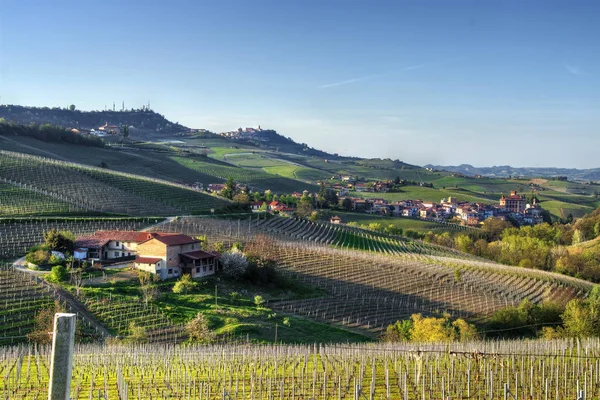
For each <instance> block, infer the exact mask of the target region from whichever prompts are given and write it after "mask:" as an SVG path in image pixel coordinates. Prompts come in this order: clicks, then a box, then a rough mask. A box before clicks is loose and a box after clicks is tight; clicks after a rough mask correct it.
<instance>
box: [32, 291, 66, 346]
mask: <svg viewBox="0 0 600 400" xmlns="http://www.w3.org/2000/svg"><path fill="white" fill-rule="evenodd" d="M60 312H65V309H64V307H63V306H61V304H60V303H59V302H58V301H55V302H54V304H53V305H52V306H50V307H47V308H43V309H41V310H39V311H38V312H37V313H36V314H35V317H34V319H33V330H32V331H31V333H29V334H28V335H27V338H28V339H29V341H30V342H33V343H38V344H50V343H52V335H51V332H52V331H53V330H54V314H56V313H60Z"/></svg>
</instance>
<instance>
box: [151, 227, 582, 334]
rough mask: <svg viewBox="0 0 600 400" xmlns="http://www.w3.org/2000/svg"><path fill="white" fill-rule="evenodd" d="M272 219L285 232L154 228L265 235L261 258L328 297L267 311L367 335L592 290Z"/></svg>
mask: <svg viewBox="0 0 600 400" xmlns="http://www.w3.org/2000/svg"><path fill="white" fill-rule="evenodd" d="M273 220H274V221H282V220H283V221H284V222H286V221H289V222H287V223H289V224H292V225H291V227H290V232H289V233H287V234H286V233H285V230H284V229H283V228H280V229H279V230H276V229H268V227H267V228H265V227H264V224H265V222H263V221H262V220H254V221H249V220H244V221H242V220H240V221H237V222H236V221H227V220H215V219H208V218H181V219H178V220H176V221H172V222H169V223H166V224H164V225H162V226H161V227H160V229H161V230H167V231H173V232H183V233H186V234H189V235H207V237H208V239H209V241H210V242H215V241H218V242H222V243H223V244H225V246H230V245H232V244H233V243H235V242H244V241H247V240H249V239H250V238H252V237H254V236H255V235H256V233H259V232H260V233H263V234H267V235H269V234H271V235H273V240H274V241H273V243H272V244H271V245H270V246H269V247H268V248H265V249H264V254H265V255H267V254H268V255H269V256H270V257H272V258H273V259H275V260H277V262H278V264H279V267H280V268H281V270H282V271H283V272H284V273H287V274H289V275H290V276H293V277H294V278H296V279H298V280H299V281H300V282H302V283H306V284H308V285H309V286H314V287H317V288H320V289H322V290H325V291H326V293H327V295H326V298H316V299H303V300H290V301H280V302H275V303H270V304H269V307H270V308H273V309H274V310H278V311H280V312H284V313H289V314H295V315H304V316H306V317H308V318H311V319H314V320H317V321H322V322H328V323H334V324H338V325H341V326H345V327H348V328H358V329H361V331H363V332H367V333H368V332H370V334H377V333H378V332H380V331H381V330H382V329H383V328H384V327H385V326H387V325H388V324H390V323H393V322H395V321H396V320H398V319H403V318H408V317H409V316H410V315H411V314H413V313H418V312H420V313H424V314H433V313H439V312H448V313H449V314H450V315H452V316H454V317H464V318H468V319H471V320H485V319H486V318H487V317H488V316H489V315H491V314H492V313H493V312H495V311H497V310H498V309H500V308H502V307H505V306H508V305H512V306H514V305H518V304H519V303H520V302H521V301H523V300H524V299H529V300H530V301H532V302H534V303H538V302H541V301H545V300H548V301H553V302H557V303H560V304H565V303H566V302H568V301H569V300H570V299H572V298H574V297H578V296H584V295H585V294H586V293H587V292H588V291H589V290H590V289H591V287H592V284H591V283H589V282H586V281H582V280H578V279H575V278H571V277H568V276H564V275H559V274H552V273H548V272H544V271H538V270H531V269H523V268H517V267H509V266H504V265H499V264H494V263H491V262H488V261H483V260H478V259H475V258H474V257H472V256H467V255H464V254H461V253H458V252H456V251H453V250H449V249H445V248H439V249H438V248H437V247H434V246H429V245H425V244H421V243H419V242H401V241H398V242H397V243H394V244H393V245H391V244H390V242H389V241H378V240H374V239H373V238H367V237H366V236H363V237H361V239H362V240H363V241H361V245H362V248H363V249H364V250H369V252H366V251H355V250H348V248H356V247H349V246H344V247H342V246H339V247H338V248H334V247H332V246H331V245H328V244H327V242H328V241H327V240H320V239H318V238H319V237H321V236H323V235H325V236H324V237H328V236H327V235H328V234H329V233H328V230H327V229H329V228H325V229H323V228H322V227H320V228H317V227H312V230H308V231H309V232H315V233H313V235H312V236H311V235H308V236H307V235H306V234H304V235H302V234H300V233H299V232H302V231H303V229H304V230H307V229H308V228H307V227H310V226H308V225H305V224H304V223H302V224H301V223H299V222H298V221H295V220H293V219H289V220H284V219H280V218H275V219H273ZM269 221H271V220H267V223H269ZM316 225H318V224H316ZM336 228H339V227H336ZM319 229H321V231H319ZM331 229H334V228H333V227H332V228H331ZM319 232H321V233H319ZM319 235H320V236H319ZM341 237H348V236H341ZM359 237H360V236H359ZM365 243H366V245H365ZM401 246H403V247H401ZM340 247H342V248H340Z"/></svg>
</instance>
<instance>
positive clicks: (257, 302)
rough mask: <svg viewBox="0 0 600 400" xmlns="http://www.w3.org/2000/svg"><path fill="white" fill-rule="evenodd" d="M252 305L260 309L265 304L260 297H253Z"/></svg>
mask: <svg viewBox="0 0 600 400" xmlns="http://www.w3.org/2000/svg"><path fill="white" fill-rule="evenodd" d="M254 304H255V305H256V307H262V306H263V304H265V299H264V298H263V297H262V296H261V295H258V294H257V295H256V296H254Z"/></svg>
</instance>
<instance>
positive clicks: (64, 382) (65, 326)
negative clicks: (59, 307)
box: [48, 313, 76, 400]
mask: <svg viewBox="0 0 600 400" xmlns="http://www.w3.org/2000/svg"><path fill="white" fill-rule="evenodd" d="M75 321H76V315H75V314H67V313H58V314H55V315H54V335H53V337H52V363H51V366H50V386H49V388H48V400H69V392H70V388H71V371H72V368H73V348H74V343H75Z"/></svg>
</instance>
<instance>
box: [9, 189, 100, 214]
mask: <svg viewBox="0 0 600 400" xmlns="http://www.w3.org/2000/svg"><path fill="white" fill-rule="evenodd" d="M64 214H69V215H86V214H93V213H92V212H89V211H87V210H86V209H85V208H83V207H81V206H78V205H76V204H72V203H69V202H68V201H65V200H62V199H60V198H56V197H53V196H51V195H48V194H46V193H44V192H43V191H41V190H34V189H31V188H25V187H21V186H19V185H11V184H7V183H0V217H14V216H16V215H19V216H51V215H64Z"/></svg>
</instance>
